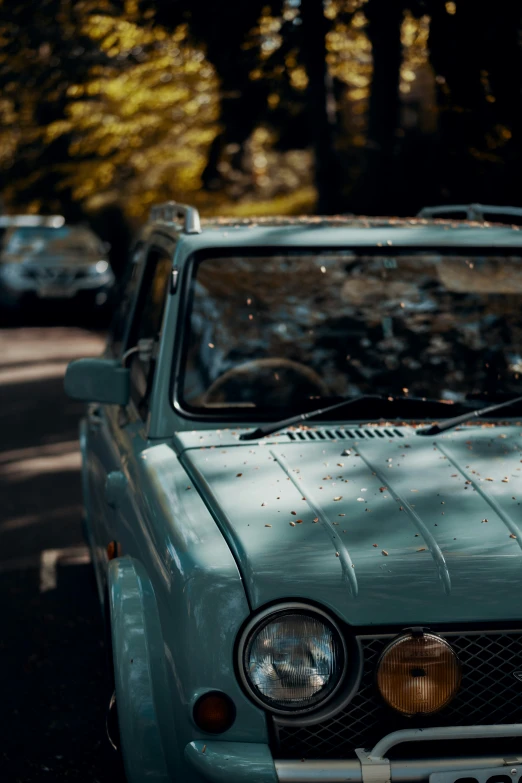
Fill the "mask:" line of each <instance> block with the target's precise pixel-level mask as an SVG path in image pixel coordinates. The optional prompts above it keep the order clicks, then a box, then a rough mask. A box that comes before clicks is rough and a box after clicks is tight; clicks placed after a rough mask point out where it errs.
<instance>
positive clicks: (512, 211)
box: [417, 204, 522, 221]
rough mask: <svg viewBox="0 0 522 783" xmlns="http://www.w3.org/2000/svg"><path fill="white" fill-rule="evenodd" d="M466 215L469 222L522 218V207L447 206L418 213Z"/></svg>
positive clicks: (424, 215)
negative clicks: (502, 217) (489, 217)
mask: <svg viewBox="0 0 522 783" xmlns="http://www.w3.org/2000/svg"><path fill="white" fill-rule="evenodd" d="M459 212H460V213H462V212H464V213H466V219H467V220H478V221H483V220H484V219H485V216H486V215H487V216H490V215H491V216H492V217H493V216H494V215H502V216H507V215H512V216H513V217H522V208H521V207H509V206H506V207H501V206H497V205H488V204H445V205H441V206H436V207H424V209H421V210H420V212H418V213H417V217H421V218H430V217H433V218H436V217H437V216H438V215H441V214H442V215H450V214H452V213H459Z"/></svg>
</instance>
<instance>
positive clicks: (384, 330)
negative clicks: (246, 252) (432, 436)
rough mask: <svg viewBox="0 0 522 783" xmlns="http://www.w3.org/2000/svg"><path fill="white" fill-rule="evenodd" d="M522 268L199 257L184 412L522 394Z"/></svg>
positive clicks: (420, 260) (488, 255) (402, 259)
mask: <svg viewBox="0 0 522 783" xmlns="http://www.w3.org/2000/svg"><path fill="white" fill-rule="evenodd" d="M508 252H509V251H508ZM521 261H522V259H521V257H520V256H517V255H512V254H506V253H503V252H502V251H496V250H495V251H493V252H491V251H484V250H481V251H472V252H462V251H460V250H457V251H453V250H452V251H450V253H444V254H442V253H439V252H437V251H436V250H431V249H430V250H424V251H410V250H401V251H396V250H394V251H392V250H391V248H390V249H386V250H384V249H383V250H382V251H381V250H379V251H377V252H371V251H369V250H368V249H367V248H364V249H361V250H360V251H344V250H343V251H337V252H303V251H297V252H289V253H285V254H284V255H283V254H280V255H258V254H256V255H252V256H249V257H246V256H241V257H240V256H237V257H230V256H227V257H222V258H208V259H205V260H203V261H200V262H199V263H197V264H195V266H194V273H193V280H192V287H191V294H190V310H189V314H188V318H187V321H186V324H187V326H186V328H187V332H186V334H185V345H186V351H185V356H184V359H183V362H182V372H181V388H180V389H179V390H178V396H179V399H180V402H181V404H182V405H184V406H185V407H187V408H189V409H207V410H209V409H219V408H220V409H223V408H225V409H226V408H228V407H231V408H234V407H235V408H246V409H252V411H255V412H256V413H257V412H262V413H268V412H271V413H272V414H273V415H274V416H277V415H280V414H285V413H286V411H291V412H295V408H298V409H299V408H301V407H302V408H303V409H309V408H311V407H317V406H319V405H321V404H322V403H327V404H328V403H333V402H336V401H337V400H338V399H339V398H341V397H345V396H352V395H353V396H355V395H359V394H366V393H368V394H383V395H391V396H393V395H409V396H418V397H429V398H435V399H440V400H445V401H449V402H459V401H462V400H465V399H470V398H473V397H474V396H482V397H483V398H486V399H491V400H495V399H498V398H500V397H503V396H504V395H506V394H511V395H515V394H520V393H522V383H521V381H520V374H521V373H522V322H521V306H522V263H521ZM448 407H449V410H448V415H451V414H452V411H451V406H448ZM245 413H247V410H245ZM346 415H347V416H349V415H350V414H349V411H348V410H347V411H346Z"/></svg>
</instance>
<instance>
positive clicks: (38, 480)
mask: <svg viewBox="0 0 522 783" xmlns="http://www.w3.org/2000/svg"><path fill="white" fill-rule="evenodd" d="M102 342H103V340H102V336H101V335H100V334H99V333H96V332H90V331H88V330H86V329H80V328H74V327H68V326H61V327H49V326H33V327H21V328H15V329H4V330H0V623H1V624H0V780H1V781H2V783H36V782H37V781H38V782H39V781H49V782H50V781H52V782H53V783H54V782H55V781H62V780H63V781H86V782H87V781H88V782H89V783H96V781H98V783H106V782H108V781H110V782H111V783H120V781H121V773H120V768H119V763H118V760H117V758H115V757H114V753H113V751H112V750H111V749H110V747H109V745H108V743H107V740H106V737H105V711H106V705H107V703H108V698H109V693H108V684H107V680H106V676H105V650H104V645H103V628H102V621H101V613H100V611H99V605H98V602H97V597H96V594H95V587H94V576H93V574H92V571H91V564H90V562H89V558H88V553H87V550H86V548H85V545H84V542H83V539H82V533H81V490H80V456H79V452H78V442H77V428H78V420H79V417H80V416H81V414H82V410H83V405H82V404H76V403H74V402H71V401H69V400H68V399H67V398H66V397H65V395H64V392H63V387H62V383H63V373H64V370H65V366H66V364H67V362H68V361H69V360H70V359H72V358H75V357H79V356H87V355H96V354H97V353H99V352H100V349H101V346H102Z"/></svg>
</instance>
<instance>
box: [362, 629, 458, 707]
mask: <svg viewBox="0 0 522 783" xmlns="http://www.w3.org/2000/svg"><path fill="white" fill-rule="evenodd" d="M460 678H461V671H460V663H459V659H458V658H457V656H456V655H455V653H454V651H453V650H452V648H451V647H450V645H449V644H448V643H447V642H446V641H445V640H444V639H441V638H440V637H439V636H435V635H434V634H430V633H419V635H415V634H408V635H406V636H401V637H400V638H399V639H396V640H395V641H394V642H392V643H391V644H390V645H389V646H388V647H387V648H386V649H385V651H384V653H383V654H382V656H381V659H380V661H379V665H378V669H377V685H378V687H379V690H380V692H381V694H382V696H383V698H384V700H385V701H386V702H387V703H388V704H389V705H390V707H393V708H394V709H395V710H397V711H398V712H401V713H402V714H403V715H418V714H425V715H429V714H430V713H433V712H438V711H439V710H441V709H442V708H443V707H445V706H446V704H448V703H449V702H450V701H451V699H452V698H453V697H454V696H455V694H456V693H457V691H458V689H459V685H460Z"/></svg>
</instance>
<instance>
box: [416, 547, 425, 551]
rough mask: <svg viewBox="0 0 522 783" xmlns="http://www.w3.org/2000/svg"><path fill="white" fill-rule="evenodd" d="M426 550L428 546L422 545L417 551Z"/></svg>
mask: <svg viewBox="0 0 522 783" xmlns="http://www.w3.org/2000/svg"><path fill="white" fill-rule="evenodd" d="M425 551H426V547H425V546H421V547H419V549H417V552H425Z"/></svg>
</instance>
